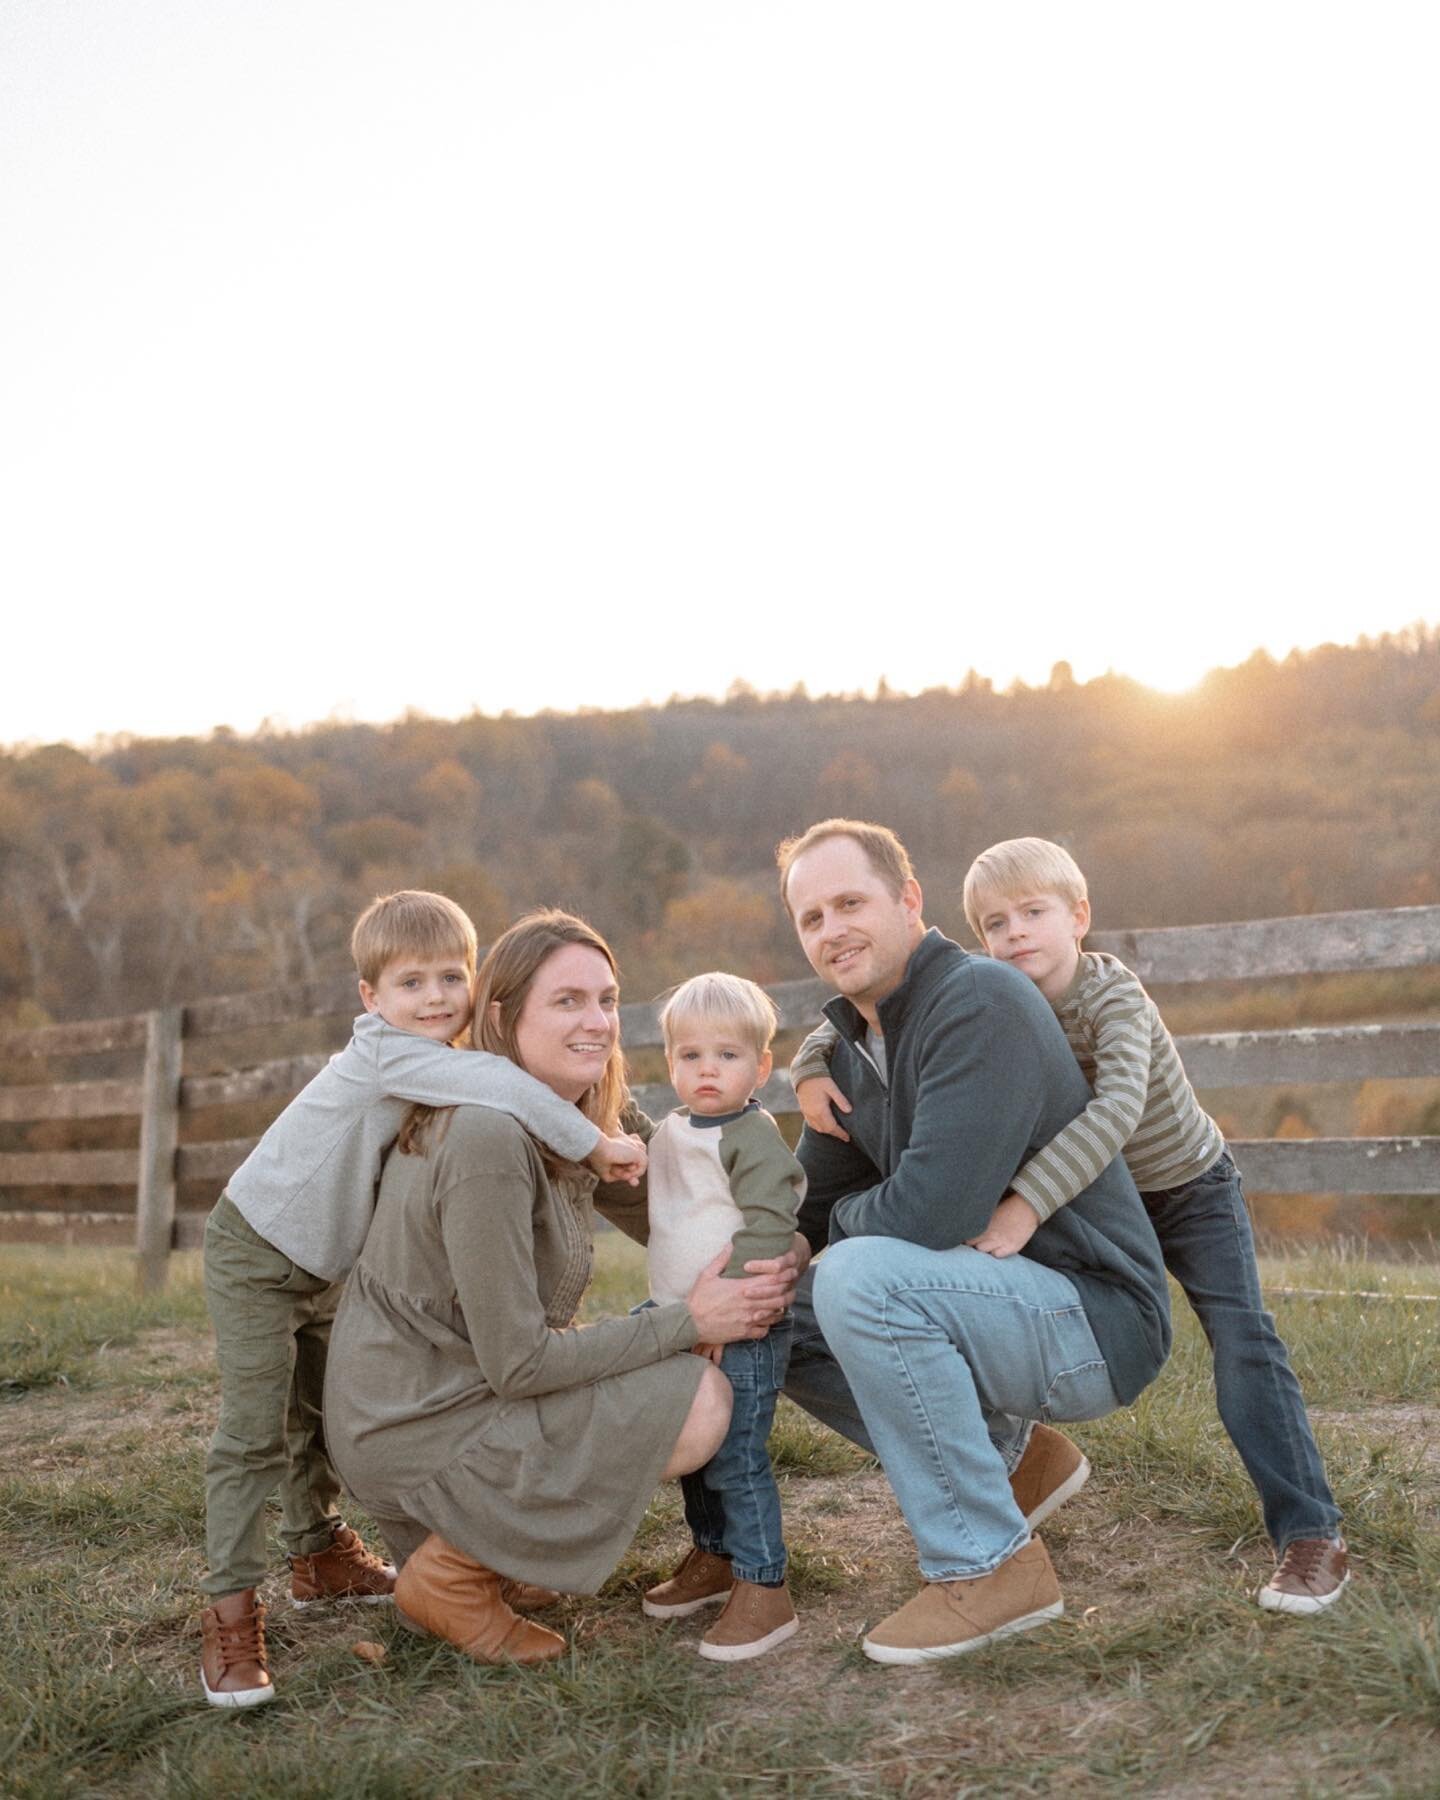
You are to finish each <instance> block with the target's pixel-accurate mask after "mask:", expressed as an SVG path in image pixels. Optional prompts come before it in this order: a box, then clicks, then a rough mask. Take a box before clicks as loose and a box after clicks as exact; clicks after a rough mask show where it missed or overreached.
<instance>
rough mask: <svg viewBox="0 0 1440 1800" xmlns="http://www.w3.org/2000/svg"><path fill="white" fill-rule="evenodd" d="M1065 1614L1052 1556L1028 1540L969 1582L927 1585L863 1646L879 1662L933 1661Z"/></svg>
mask: <svg viewBox="0 0 1440 1800" xmlns="http://www.w3.org/2000/svg"><path fill="white" fill-rule="evenodd" d="M1064 1610H1065V1603H1064V1601H1063V1600H1062V1599H1061V1598H1060V1584H1059V1582H1058V1581H1056V1579H1055V1571H1054V1570H1053V1569H1052V1568H1051V1567H1050V1556H1049V1552H1048V1551H1047V1550H1046V1548H1045V1546H1044V1545H1043V1544H1042V1543H1041V1542H1040V1540H1039V1538H1031V1540H1030V1542H1029V1543H1028V1544H1026V1545H1025V1547H1024V1549H1022V1550H1017V1551H1016V1552H1015V1554H1014V1555H1013V1556H1012V1557H1011V1558H1010V1559H1009V1561H1008V1562H1003V1563H1001V1565H1000V1567H999V1568H998V1569H992V1570H991V1572H990V1573H989V1574H988V1575H977V1576H975V1577H974V1578H973V1579H971V1580H969V1581H927V1582H926V1584H925V1586H924V1587H923V1588H921V1590H920V1592H919V1593H918V1594H917V1595H916V1596H915V1598H914V1599H913V1600H908V1601H906V1603H905V1605H904V1606H902V1607H901V1608H900V1610H899V1612H893V1613H891V1615H890V1617H889V1618H888V1619H884V1620H882V1621H881V1623H880V1624H879V1625H877V1626H876V1627H875V1629H874V1630H873V1631H872V1632H871V1633H870V1634H869V1636H868V1637H866V1639H865V1641H864V1643H863V1644H862V1646H861V1648H862V1649H863V1650H864V1652H865V1654H866V1655H867V1656H868V1657H869V1658H870V1659H871V1660H872V1661H873V1662H880V1663H925V1662H934V1661H935V1660H936V1659H937V1658H939V1657H942V1656H963V1655H964V1654H965V1652H966V1651H967V1650H978V1649H979V1648H980V1646H981V1645H982V1644H989V1643H993V1642H994V1640H995V1639H996V1638H1002V1637H1008V1636H1009V1635H1010V1634H1011V1633H1012V1632H1015V1631H1029V1630H1030V1629H1031V1628H1032V1627H1033V1626H1036V1625H1043V1624H1044V1623H1045V1622H1046V1620H1047V1619H1058V1618H1059V1617H1060V1615H1061V1613H1063V1612H1064Z"/></svg>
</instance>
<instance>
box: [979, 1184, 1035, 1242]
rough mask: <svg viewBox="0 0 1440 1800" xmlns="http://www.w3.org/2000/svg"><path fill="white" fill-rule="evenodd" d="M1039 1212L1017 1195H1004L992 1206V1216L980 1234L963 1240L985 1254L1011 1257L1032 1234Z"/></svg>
mask: <svg viewBox="0 0 1440 1800" xmlns="http://www.w3.org/2000/svg"><path fill="white" fill-rule="evenodd" d="M1039 1224H1040V1215H1039V1213H1037V1212H1036V1210H1035V1208H1034V1207H1033V1206H1032V1205H1031V1204H1030V1202H1029V1201H1028V1200H1022V1199H1021V1197H1020V1196H1019V1194H1007V1195H1006V1196H1005V1198H1004V1199H1003V1200H1002V1201H1001V1202H1000V1204H999V1205H998V1206H997V1207H996V1208H995V1214H994V1217H993V1218H992V1219H991V1221H990V1223H989V1224H988V1225H987V1226H986V1227H985V1229H984V1230H983V1231H982V1232H981V1233H980V1235H979V1237H974V1238H967V1239H966V1240H965V1241H966V1242H967V1243H968V1244H969V1246H970V1248H971V1249H972V1250H983V1251H984V1252H985V1254H986V1255H987V1256H1014V1254H1015V1252H1016V1251H1017V1250H1023V1249H1024V1248H1025V1246H1026V1245H1027V1244H1028V1243H1029V1242H1030V1240H1031V1238H1032V1237H1034V1235H1035V1232H1036V1229H1037V1227H1038V1226H1039Z"/></svg>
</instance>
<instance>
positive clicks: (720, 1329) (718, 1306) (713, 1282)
mask: <svg viewBox="0 0 1440 1800" xmlns="http://www.w3.org/2000/svg"><path fill="white" fill-rule="evenodd" d="M795 1260H796V1259H795V1252H794V1251H793V1250H787V1251H786V1252H785V1254H784V1255H783V1256H775V1257H770V1258H767V1259H766V1260H765V1261H764V1262H763V1263H757V1264H747V1265H746V1266H747V1267H757V1268H761V1269H763V1270H770V1271H772V1272H771V1273H768V1274H767V1273H762V1274H759V1275H743V1276H732V1277H726V1276H724V1275H722V1274H721V1272H720V1271H721V1270H722V1269H723V1268H724V1267H725V1265H726V1264H727V1263H728V1262H729V1261H730V1251H729V1250H722V1251H721V1252H720V1254H719V1255H718V1256H717V1257H715V1258H714V1260H713V1261H711V1262H708V1263H706V1265H705V1267H704V1268H703V1269H702V1270H701V1271H700V1273H699V1274H698V1275H697V1276H696V1278H695V1285H694V1287H692V1288H691V1290H690V1292H689V1293H688V1294H687V1295H686V1297H685V1303H686V1305H687V1306H688V1307H689V1308H690V1317H691V1318H692V1319H693V1320H694V1321H695V1329H696V1331H697V1332H698V1333H699V1334H700V1342H701V1343H702V1344H733V1343H736V1342H737V1341H738V1340H739V1339H741V1338H762V1337H764V1335H765V1333H766V1332H767V1331H768V1330H769V1329H770V1327H771V1326H772V1325H773V1324H774V1323H775V1321H776V1320H777V1319H778V1318H779V1317H780V1315H781V1314H782V1313H783V1312H784V1311H785V1308H786V1306H787V1305H788V1304H789V1300H790V1296H791V1295H793V1294H794V1292H795V1278H796V1269H795ZM787 1265H788V1267H787Z"/></svg>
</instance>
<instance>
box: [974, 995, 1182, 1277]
mask: <svg viewBox="0 0 1440 1800" xmlns="http://www.w3.org/2000/svg"><path fill="white" fill-rule="evenodd" d="M1150 1012H1151V1001H1150V997H1149V995H1148V994H1147V993H1146V992H1145V990H1144V988H1143V987H1141V985H1140V982H1139V981H1138V979H1137V978H1136V977H1135V976H1134V975H1132V974H1131V973H1130V971H1129V970H1128V969H1126V968H1124V967H1123V966H1122V965H1119V964H1117V965H1115V973H1114V975H1113V976H1112V978H1111V979H1109V980H1108V981H1107V983H1106V985H1105V988H1104V990H1103V992H1102V993H1101V994H1100V995H1099V997H1098V999H1097V1002H1096V1004H1095V1007H1094V1011H1093V1015H1092V1017H1091V1020H1090V1024H1091V1027H1092V1030H1093V1033H1094V1046H1095V1049H1094V1055H1095V1074H1094V1079H1093V1082H1092V1084H1091V1085H1092V1087H1093V1089H1094V1098H1093V1099H1092V1100H1091V1101H1090V1103H1089V1105H1088V1106H1087V1107H1086V1108H1085V1110H1084V1111H1083V1112H1082V1113H1079V1114H1077V1115H1076V1117H1075V1118H1073V1119H1072V1120H1071V1121H1070V1123H1069V1124H1068V1125H1067V1126H1065V1128H1064V1129H1063V1130H1062V1131H1059V1132H1057V1133H1056V1135H1055V1136H1054V1137H1053V1138H1052V1139H1051V1140H1050V1142H1049V1143H1048V1144H1046V1146H1045V1147H1044V1149H1043V1150H1037V1151H1036V1152H1035V1154H1034V1156H1032V1157H1031V1158H1030V1160H1029V1161H1028V1162H1027V1163H1026V1164H1025V1166H1024V1168H1022V1169H1021V1171H1020V1173H1019V1174H1018V1175H1017V1176H1016V1177H1015V1179H1014V1181H1013V1182H1012V1183H1011V1188H1012V1192H1011V1193H1009V1194H1007V1195H1006V1196H1005V1198H1004V1199H1003V1200H1002V1201H1001V1202H1000V1205H999V1206H998V1207H997V1208H996V1210H995V1218H994V1219H993V1220H992V1221H991V1225H990V1227H989V1228H988V1229H987V1231H986V1232H984V1233H982V1234H981V1236H980V1237H979V1238H976V1239H975V1240H974V1247H975V1248H976V1249H977V1250H988V1251H989V1252H990V1254H991V1255H995V1256H1007V1255H1011V1254H1013V1253H1014V1251H1015V1250H1018V1249H1019V1248H1020V1247H1021V1246H1022V1245H1023V1244H1024V1243H1026V1242H1027V1241H1028V1239H1029V1238H1030V1236H1031V1233H1032V1232H1033V1231H1034V1230H1035V1227H1036V1226H1037V1225H1040V1224H1042V1223H1043V1222H1044V1221H1045V1220H1046V1219H1048V1218H1050V1217H1051V1215H1052V1214H1054V1213H1056V1212H1058V1211H1059V1210H1060V1208H1061V1207H1062V1206H1068V1205H1069V1203H1070V1202H1071V1201H1072V1200H1073V1199H1074V1198H1075V1196H1076V1195H1077V1194H1080V1193H1083V1192H1084V1190H1085V1189H1086V1188H1087V1187H1089V1186H1090V1184H1091V1182H1093V1181H1098V1180H1099V1178H1100V1176H1101V1174H1102V1173H1103V1172H1104V1171H1105V1170H1106V1169H1107V1168H1108V1167H1109V1166H1110V1164H1111V1163H1112V1162H1114V1160H1115V1158H1116V1157H1117V1156H1119V1155H1120V1154H1121V1153H1122V1152H1123V1150H1124V1148H1125V1146H1126V1144H1128V1143H1129V1141H1130V1139H1131V1138H1132V1137H1133V1136H1134V1135H1135V1128H1136V1126H1137V1125H1138V1124H1139V1123H1140V1120H1141V1117H1142V1115H1143V1114H1144V1111H1145V1098H1146V1094H1147V1092H1148V1089H1149V1085H1150ZM1018 1207H1023V1208H1024V1211H1023V1212H1022V1211H1019V1210H1017V1208H1018ZM1002 1213H1004V1217H1002ZM1032 1214H1033V1219H1034V1222H1033V1223H1029V1221H1028V1216H1027V1215H1032ZM1027 1224H1028V1229H1025V1230H1024V1234H1023V1236H1021V1237H1020V1238H1019V1242H1018V1243H1017V1242H1015V1241H1014V1240H1015V1237H1016V1235H1017V1232H1019V1231H1020V1230H1021V1229H1023V1228H1024V1227H1025V1226H1026V1225H1027ZM991 1234H997V1235H998V1237H999V1240H1000V1244H1001V1246H1002V1247H996V1245H995V1244H994V1243H992V1242H987V1241H986V1239H987V1237H990V1236H991Z"/></svg>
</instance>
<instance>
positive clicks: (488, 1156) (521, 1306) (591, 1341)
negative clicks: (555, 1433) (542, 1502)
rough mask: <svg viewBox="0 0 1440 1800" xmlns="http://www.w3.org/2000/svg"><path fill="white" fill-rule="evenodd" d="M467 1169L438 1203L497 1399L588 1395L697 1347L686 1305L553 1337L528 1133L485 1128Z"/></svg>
mask: <svg viewBox="0 0 1440 1800" xmlns="http://www.w3.org/2000/svg"><path fill="white" fill-rule="evenodd" d="M496 1118H497V1120H498V1119H499V1115H496ZM500 1124H501V1125H502V1126H503V1125H508V1124H509V1121H508V1120H504V1121H500ZM464 1169H465V1174H464V1178H463V1179H462V1180H460V1181H457V1182H455V1183H454V1184H453V1185H452V1186H450V1187H448V1188H446V1189H445V1190H443V1191H442V1192H441V1193H439V1194H437V1195H436V1198H435V1203H434V1204H435V1208H436V1214H437V1218H438V1223H439V1228H440V1232H441V1236H442V1239H443V1241H444V1245H445V1252H446V1257H447V1259H448V1261H449V1264H450V1269H451V1273H452V1275H453V1277H454V1281H455V1289H456V1297H457V1299H458V1301H459V1304H460V1308H461V1311H462V1312H463V1313H464V1315H465V1329H466V1331H467V1332H468V1334H469V1337H470V1342H471V1345H472V1346H473V1348H474V1351H475V1361H476V1363H477V1365H478V1366H479V1369H480V1373H481V1375H482V1376H483V1377H484V1379H485V1382H486V1384H487V1386H488V1387H489V1388H490V1390H491V1391H492V1392H493V1393H495V1394H498V1395H499V1396H500V1397H501V1398H502V1399H507V1400H514V1399H524V1398H530V1397H533V1396H535V1395H537V1394H553V1393H556V1392H558V1391H559V1390H561V1389H563V1388H574V1387H584V1386H586V1385H588V1384H589V1383H590V1382H594V1381H599V1380H602V1379H603V1378H604V1377H605V1376H607V1375H618V1374H621V1373H623V1372H624V1371H625V1370H627V1369H638V1368H642V1367H644V1366H646V1365H647V1364H649V1363H655V1362H660V1361H662V1360H663V1359H664V1358H665V1357H667V1356H673V1355H675V1354H676V1353H677V1352H678V1351H682V1350H688V1349H689V1348H690V1347H691V1345H692V1344H693V1343H694V1342H695V1335H696V1334H695V1324H694V1321H693V1320H692V1319H691V1318H690V1314H689V1309H688V1308H687V1307H685V1306H684V1305H674V1306H661V1307H651V1308H647V1309H646V1311H645V1312H643V1313H637V1314H633V1315H631V1316H629V1317H626V1318H623V1319H601V1320H600V1321H598V1322H597V1323H596V1324H594V1325H586V1326H583V1327H573V1326H572V1327H570V1328H569V1329H567V1330H554V1329H552V1328H551V1327H550V1326H549V1325H548V1324H547V1323H546V1319H545V1309H544V1307H543V1306H542V1305H541V1304H540V1297H539V1292H538V1288H537V1283H536V1275H535V1223H534V1211H535V1205H536V1196H537V1183H539V1182H543V1180H544V1176H543V1174H541V1172H540V1170H539V1169H538V1167H537V1166H536V1161H535V1159H534V1157H533V1156H532V1155H531V1154H530V1152H529V1150H528V1149H527V1144H526V1140H525V1138H524V1135H523V1133H522V1132H521V1131H520V1130H519V1129H518V1128H514V1129H512V1130H511V1131H509V1132H508V1133H507V1132H506V1131H505V1130H503V1129H496V1128H491V1129H488V1130H486V1129H483V1128H482V1130H481V1132H480V1133H479V1135H478V1137H477V1138H475V1139H473V1140H472V1141H471V1142H470V1143H469V1144H468V1145H467V1148H466V1158H465V1164H464Z"/></svg>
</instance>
